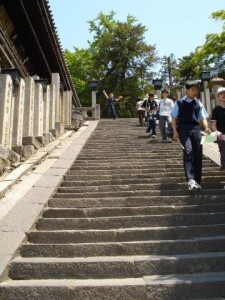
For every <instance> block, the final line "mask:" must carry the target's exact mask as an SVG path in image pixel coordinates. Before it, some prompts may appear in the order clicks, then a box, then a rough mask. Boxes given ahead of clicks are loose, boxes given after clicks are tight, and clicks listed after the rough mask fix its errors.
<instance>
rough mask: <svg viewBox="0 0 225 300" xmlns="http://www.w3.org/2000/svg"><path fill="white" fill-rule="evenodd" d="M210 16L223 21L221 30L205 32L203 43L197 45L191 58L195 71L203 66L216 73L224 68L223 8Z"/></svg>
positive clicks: (224, 31) (198, 70)
mask: <svg viewBox="0 0 225 300" xmlns="http://www.w3.org/2000/svg"><path fill="white" fill-rule="evenodd" d="M211 18H212V19H214V20H217V21H218V20H219V21H222V22H223V26H222V29H223V31H222V32H221V33H211V34H207V35H206V41H205V43H204V44H203V45H202V46H199V47H197V49H196V51H195V53H194V56H193V59H192V63H193V64H195V65H196V68H195V71H196V73H200V72H201V71H202V70H203V69H204V68H205V69H214V70H215V72H216V73H221V72H222V73H224V70H225V10H220V11H216V12H214V13H212V14H211Z"/></svg>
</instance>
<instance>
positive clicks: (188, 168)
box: [171, 81, 210, 190]
mask: <svg viewBox="0 0 225 300" xmlns="http://www.w3.org/2000/svg"><path fill="white" fill-rule="evenodd" d="M185 87H186V96H185V97H184V98H183V99H182V100H177V101H176V103H175V105H174V107H173V109H172V111H171V116H172V127H173V139H174V140H178V139H179V140H180V143H181V144H182V146H183V163H184V171H185V176H186V179H187V181H188V188H189V190H201V177H202V145H201V132H200V125H201V126H202V127H203V129H204V130H205V132H206V133H210V129H209V128H208V122H207V118H208V113H207V111H206V109H205V108H204V106H203V104H202V103H201V102H200V101H199V100H198V99H197V96H198V94H199V83H198V82H194V81H192V82H187V83H186V86H185ZM178 101H180V104H178Z"/></svg>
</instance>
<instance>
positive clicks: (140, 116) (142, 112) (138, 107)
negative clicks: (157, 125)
mask: <svg viewBox="0 0 225 300" xmlns="http://www.w3.org/2000/svg"><path fill="white" fill-rule="evenodd" d="M142 104H143V101H142V100H141V98H140V97H138V98H137V102H136V110H137V114H138V119H139V123H140V125H141V126H143V125H144V118H145V109H144V107H143V106H142Z"/></svg>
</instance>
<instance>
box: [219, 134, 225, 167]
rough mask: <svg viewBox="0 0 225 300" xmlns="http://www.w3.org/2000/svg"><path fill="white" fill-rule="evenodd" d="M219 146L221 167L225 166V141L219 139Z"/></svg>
mask: <svg viewBox="0 0 225 300" xmlns="http://www.w3.org/2000/svg"><path fill="white" fill-rule="evenodd" d="M218 146H219V150H220V162H221V167H223V168H225V141H223V140H222V141H220V140H219V141H218Z"/></svg>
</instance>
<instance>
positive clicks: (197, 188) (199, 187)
mask: <svg viewBox="0 0 225 300" xmlns="http://www.w3.org/2000/svg"><path fill="white" fill-rule="evenodd" d="M195 185H196V190H201V189H202V187H201V184H198V183H197V182H195Z"/></svg>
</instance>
